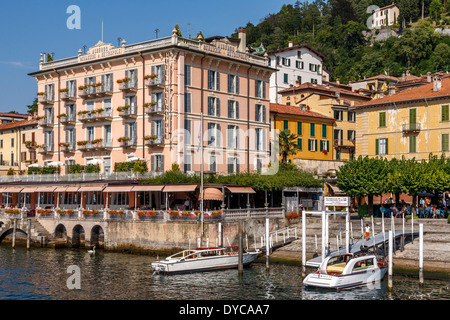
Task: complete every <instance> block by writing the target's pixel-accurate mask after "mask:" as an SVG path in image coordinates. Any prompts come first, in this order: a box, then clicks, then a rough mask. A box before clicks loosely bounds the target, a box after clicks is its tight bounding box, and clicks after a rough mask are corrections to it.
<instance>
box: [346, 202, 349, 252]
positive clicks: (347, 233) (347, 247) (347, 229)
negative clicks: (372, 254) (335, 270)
mask: <svg viewBox="0 0 450 320" xmlns="http://www.w3.org/2000/svg"><path fill="white" fill-rule="evenodd" d="M349 252H350V213H349V210H348V207H347V212H346V214H345V253H349Z"/></svg>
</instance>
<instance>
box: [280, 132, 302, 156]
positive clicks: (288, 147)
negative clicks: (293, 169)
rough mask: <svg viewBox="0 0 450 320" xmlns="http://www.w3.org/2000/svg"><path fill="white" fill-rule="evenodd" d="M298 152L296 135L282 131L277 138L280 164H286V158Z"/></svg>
mask: <svg viewBox="0 0 450 320" xmlns="http://www.w3.org/2000/svg"><path fill="white" fill-rule="evenodd" d="M298 151H300V149H299V147H298V145H297V135H295V134H293V133H291V131H290V130H283V131H281V132H280V136H279V152H280V155H281V157H282V162H283V163H287V157H288V156H291V155H295V154H296V153H297V152H298Z"/></svg>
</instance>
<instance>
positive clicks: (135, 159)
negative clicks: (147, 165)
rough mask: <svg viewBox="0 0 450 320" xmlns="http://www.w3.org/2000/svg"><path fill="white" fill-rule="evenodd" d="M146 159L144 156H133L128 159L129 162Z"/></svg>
mask: <svg viewBox="0 0 450 320" xmlns="http://www.w3.org/2000/svg"><path fill="white" fill-rule="evenodd" d="M138 160H140V161H146V160H145V159H144V158H139V157H131V158H128V159H127V162H133V161H138Z"/></svg>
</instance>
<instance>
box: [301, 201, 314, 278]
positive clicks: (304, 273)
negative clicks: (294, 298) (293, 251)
mask: <svg viewBox="0 0 450 320" xmlns="http://www.w3.org/2000/svg"><path fill="white" fill-rule="evenodd" d="M316 251H317V236H316ZM305 277H306V213H305V210H303V213H302V279H304V278H305Z"/></svg>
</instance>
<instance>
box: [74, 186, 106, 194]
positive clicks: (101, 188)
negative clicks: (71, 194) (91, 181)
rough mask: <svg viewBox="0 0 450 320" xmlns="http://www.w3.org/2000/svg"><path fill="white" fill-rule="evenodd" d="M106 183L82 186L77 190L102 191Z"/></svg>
mask: <svg viewBox="0 0 450 320" xmlns="http://www.w3.org/2000/svg"><path fill="white" fill-rule="evenodd" d="M105 187H106V185H97V186H82V187H81V188H80V189H79V190H78V191H79V192H96V191H103V189H104V188H105Z"/></svg>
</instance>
